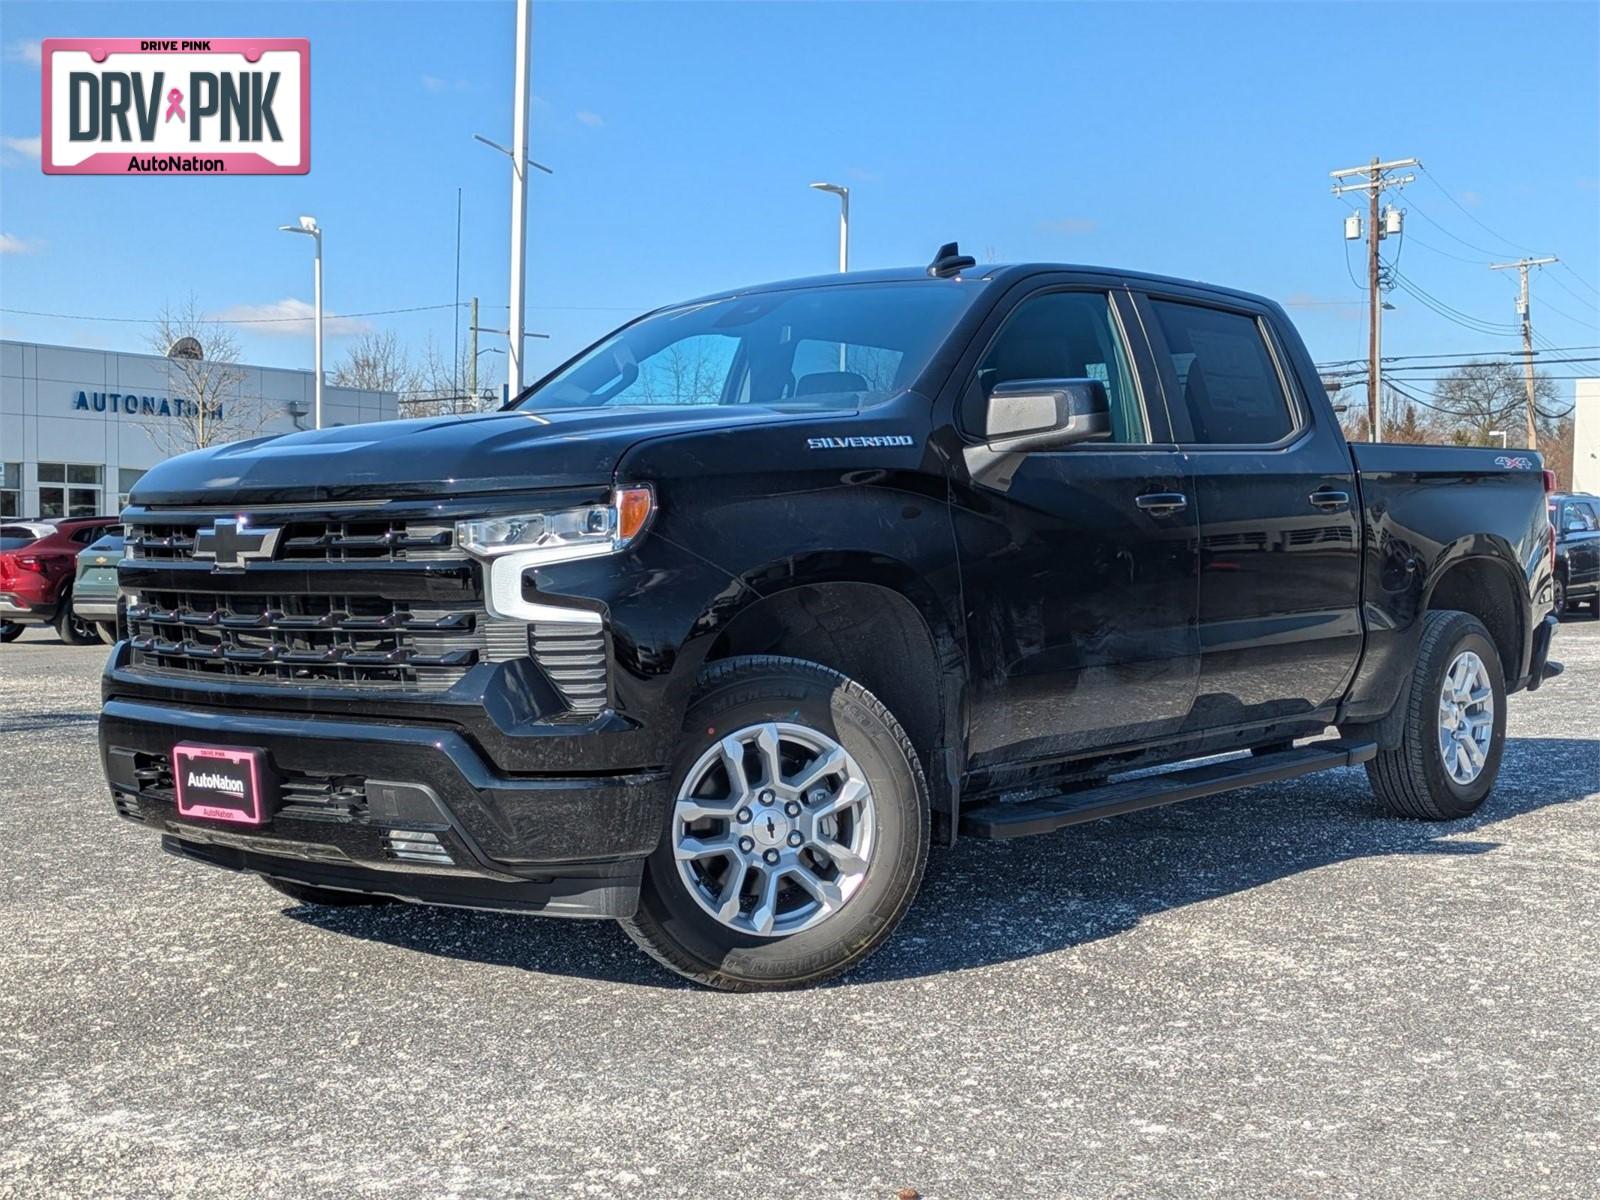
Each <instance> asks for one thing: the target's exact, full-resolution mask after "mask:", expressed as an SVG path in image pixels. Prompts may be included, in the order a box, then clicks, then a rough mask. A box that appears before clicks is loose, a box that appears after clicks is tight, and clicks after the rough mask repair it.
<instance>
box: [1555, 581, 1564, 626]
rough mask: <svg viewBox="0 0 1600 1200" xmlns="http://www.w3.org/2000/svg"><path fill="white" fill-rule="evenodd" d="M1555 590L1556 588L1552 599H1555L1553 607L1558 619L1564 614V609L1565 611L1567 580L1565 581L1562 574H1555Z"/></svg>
mask: <svg viewBox="0 0 1600 1200" xmlns="http://www.w3.org/2000/svg"><path fill="white" fill-rule="evenodd" d="M1555 590H1556V594H1555V598H1554V600H1555V603H1554V608H1555V614H1556V619H1557V620H1560V619H1561V617H1563V616H1564V615H1566V611H1567V581H1566V578H1565V577H1564V576H1561V575H1557V576H1556V589H1555Z"/></svg>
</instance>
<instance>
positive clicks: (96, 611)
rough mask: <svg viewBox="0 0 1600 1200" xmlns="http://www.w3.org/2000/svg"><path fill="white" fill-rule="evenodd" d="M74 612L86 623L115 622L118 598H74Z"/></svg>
mask: <svg viewBox="0 0 1600 1200" xmlns="http://www.w3.org/2000/svg"><path fill="white" fill-rule="evenodd" d="M72 611H73V612H74V613H76V614H77V615H78V616H80V617H82V618H83V619H84V620H85V621H115V620H116V619H117V598H116V597H115V596H112V597H110V598H107V599H102V598H100V597H98V596H78V595H74V596H73V597H72Z"/></svg>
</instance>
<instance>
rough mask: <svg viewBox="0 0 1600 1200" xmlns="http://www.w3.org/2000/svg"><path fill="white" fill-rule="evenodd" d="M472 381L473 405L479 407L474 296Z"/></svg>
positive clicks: (475, 299)
mask: <svg viewBox="0 0 1600 1200" xmlns="http://www.w3.org/2000/svg"><path fill="white" fill-rule="evenodd" d="M470 371H471V379H472V382H471V383H470V384H468V385H467V386H468V387H469V388H470V389H471V391H472V407H473V408H477V407H478V298H477V297H476V296H474V297H473V298H472V366H471V368H470Z"/></svg>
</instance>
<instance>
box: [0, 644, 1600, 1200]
mask: <svg viewBox="0 0 1600 1200" xmlns="http://www.w3.org/2000/svg"><path fill="white" fill-rule="evenodd" d="M1555 657H1557V658H1559V659H1561V660H1562V661H1564V662H1565V663H1566V665H1567V668H1568V669H1567V673H1566V674H1565V675H1563V676H1562V677H1561V678H1559V679H1556V680H1554V681H1552V682H1550V683H1548V684H1546V685H1545V687H1544V688H1543V689H1541V690H1540V691H1539V692H1537V693H1535V694H1532V695H1523V696H1518V697H1516V698H1514V700H1513V701H1512V708H1511V718H1510V735H1511V736H1510V741H1509V743H1508V746H1507V751H1506V756H1505V764H1504V768H1503V770H1502V774H1501V779H1500V784H1499V786H1498V787H1497V789H1496V790H1495V792H1494V794H1493V795H1492V796H1491V797H1490V799H1489V800H1488V802H1487V803H1486V804H1485V806H1484V807H1483V809H1482V810H1481V811H1480V812H1479V813H1478V814H1477V815H1476V816H1474V817H1473V818H1471V819H1469V820H1465V821H1457V822H1452V823H1448V824H1441V825H1428V824H1420V823H1416V822H1409V821H1400V820H1393V819H1388V818H1385V817H1383V816H1381V815H1379V813H1378V812H1377V810H1376V807H1375V804H1374V802H1373V800H1372V798H1371V796H1370V793H1369V792H1368V789H1367V784H1366V777H1365V775H1364V774H1363V773H1362V771H1361V770H1360V769H1355V770H1344V771H1338V772H1332V773H1328V774H1323V775H1316V776H1311V777H1307V778H1304V779H1300V780H1295V781H1291V782H1289V783H1285V784H1278V785H1273V786H1269V787H1261V788H1256V789H1253V790H1251V791H1248V792H1243V793H1238V794H1235V795H1233V796H1227V797H1222V798H1219V799H1213V800H1205V801H1196V802H1193V803H1190V804H1186V805H1181V806H1177V807H1173V808H1167V809H1159V810H1155V811H1152V812H1146V813H1140V814H1134V815H1130V816H1126V817H1119V818H1116V819H1113V820H1108V821H1101V822H1098V823H1095V824H1092V825H1087V826H1079V827H1076V828H1073V829H1069V830H1066V831H1064V832H1062V833H1060V834H1056V835H1053V836H1049V837H1044V838H1035V839H1027V840H1022V841H1018V842H1013V843H983V842H963V843H962V844H960V845H959V846H957V847H955V848H954V849H953V850H948V851H936V852H935V854H934V857H933V860H932V862H931V863H930V865H929V869H928V877H927V883H926V885H925V886H924V888H923V892H922V894H921V896H920V897H919V898H918V900H917V902H916V904H915V906H914V907H913V909H912V911H911V913H910V915H909V916H908V918H907V920H906V922H905V924H904V925H903V926H902V928H901V931H900V933H899V934H898V936H897V937H895V938H894V939H893V940H892V941H891V942H890V943H889V944H888V945H887V946H886V947H885V948H884V949H883V950H881V951H880V952H879V953H878V954H877V955H876V956H875V957H874V958H872V959H871V960H869V962H868V963H867V964H865V965H864V966H863V967H861V968H860V969H858V970H856V971H855V972H854V973H852V974H851V975H849V976H847V977H845V978H844V979H843V980H841V981H838V982H837V983H834V984H832V985H829V986H826V987H823V988H819V989H816V990H813V991H808V992H800V993H787V994H780V995H758V996H729V995H722V994H717V993H711V992H706V991H700V990H696V989H694V988H692V987H689V986H688V985H685V984H683V983H681V982H680V981H679V980H677V979H676V978H674V977H673V976H670V975H668V974H666V973H665V972H664V971H662V970H661V969H660V968H658V967H656V966H655V965H654V964H653V963H651V962H650V961H649V960H648V959H646V958H645V957H644V956H643V955H642V954H641V953H639V952H638V951H637V950H636V949H635V948H634V947H633V945H632V943H630V942H629V941H628V940H627V939H626V937H624V935H623V934H622V932H621V931H620V930H619V929H618V928H616V927H615V926H613V925H610V924H603V923H602V924H590V923H563V922H558V921H553V920H542V919H538V918H528V917H515V916H500V915H484V914H473V913H463V912H452V911H447V910H443V909H422V908H415V907H411V906H405V905H395V906H390V907H386V908H379V909H366V910H346V911H339V910H319V909H310V908H305V907H300V906H297V905H296V904H294V903H293V902H292V901H289V900H287V899H286V898H285V897H282V896H280V895H278V894H277V893H275V892H272V891H269V890H268V889H267V888H266V887H265V886H264V885H263V884H262V883H260V882H259V881H258V880H256V879H254V878H252V877H248V876H240V875H233V874H229V873H227V872H222V871H218V870H215V869H212V868H207V867H204V866H200V865H198V864H194V863H188V862H182V861H178V860H175V859H173V858H170V857H168V856H165V855H163V854H162V853H161V852H160V850H159V848H158V846H157V841H156V838H155V837H154V836H153V835H151V834H150V833H148V832H147V831H145V830H143V829H140V828H139V827H137V826H135V825H131V824H129V823H127V822H123V821H121V820H119V819H118V818H116V817H115V816H114V815H113V813H112V809H111V803H110V800H109V797H108V795H107V792H106V789H105V786H104V784H103V781H102V779H101V774H100V766H99V762H98V759H97V756H96V751H95V718H96V710H97V705H98V700H99V685H98V675H99V670H100V666H101V662H102V660H103V658H104V651H103V649H102V648H96V647H86V648H68V647H64V646H62V645H61V644H60V643H59V642H57V641H55V640H54V639H53V638H51V637H46V636H45V635H44V634H42V633H37V632H31V631H30V632H29V633H28V634H27V635H26V636H25V637H23V638H22V639H21V640H20V641H18V642H16V643H13V644H11V645H6V646H0V853H3V855H4V858H3V861H0V1196H5V1197H11V1196H19V1197H20V1196H26V1197H36V1196H37V1197H44V1196H49V1197H57V1196H69V1197H99V1196H127V1197H133V1196H138V1197H148V1196H197V1197H198V1196H205V1197H212V1196H227V1197H235V1196H237V1197H244V1196H251V1197H270V1196H282V1197H295V1198H297V1200H299V1198H311V1197H340V1198H345V1197H355V1196H359V1197H366V1196H374V1197H414V1196H415V1197H433V1196H460V1197H512V1196H519V1197H520V1196H529V1197H544V1196H552V1197H553V1196H562V1197H613V1196H616V1197H652V1198H654V1197H665V1196H685V1197H696V1198H705V1197H721V1196H726V1197H740V1198H744V1197H788V1196H796V1197H818V1198H826V1197H848V1198H863V1197H882V1198H889V1197H894V1196H895V1195H896V1194H897V1193H898V1192H899V1191H900V1189H903V1188H914V1189H917V1190H918V1191H919V1192H920V1193H921V1195H922V1196H924V1197H929V1198H933V1200H951V1198H956V1197H1025V1196H1048V1197H1057V1196H1061V1197H1066V1196H1071V1197H1140V1198H1141V1200H1155V1198H1161V1197H1174V1198H1176V1197H1183V1198H1190V1197H1212V1196H1229V1197H1233V1196H1261V1197H1268V1196H1271V1197H1280V1196H1294V1197H1344V1196H1360V1197H1406V1198H1408V1200H1409V1198H1414V1197H1435V1196H1438V1197H1445V1196H1448V1197H1464V1196H1472V1197H1480V1196H1516V1197H1519V1198H1520V1197H1530V1196H1558V1197H1579V1196H1595V1195H1600V917H1597V912H1600V908H1597V903H1596V900H1597V896H1600V621H1597V620H1595V619H1593V618H1588V617H1580V618H1576V619H1575V620H1574V621H1573V622H1572V623H1570V624H1568V625H1566V626H1564V627H1563V628H1562V630H1561V632H1560V634H1559V635H1558V637H1557V641H1556V650H1555Z"/></svg>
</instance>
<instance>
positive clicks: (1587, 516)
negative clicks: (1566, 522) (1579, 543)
mask: <svg viewBox="0 0 1600 1200" xmlns="http://www.w3.org/2000/svg"><path fill="white" fill-rule="evenodd" d="M1572 507H1573V508H1574V510H1576V513H1577V517H1578V520H1580V521H1582V522H1583V523H1584V524H1585V525H1586V526H1588V531H1589V532H1590V533H1593V532H1594V531H1595V530H1597V529H1600V512H1596V510H1595V506H1594V505H1593V504H1574V505H1573V506H1572Z"/></svg>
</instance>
